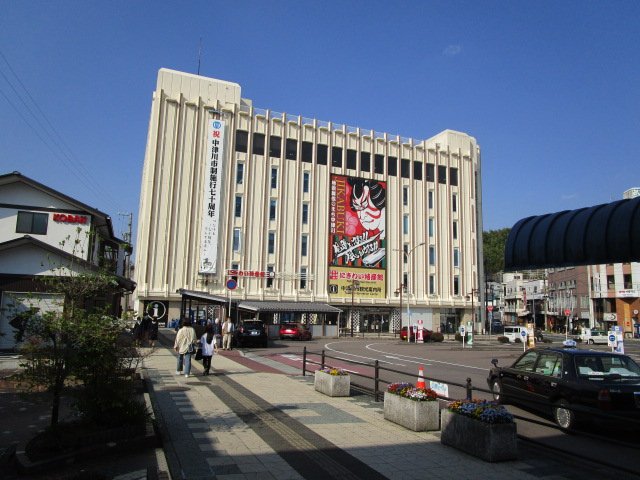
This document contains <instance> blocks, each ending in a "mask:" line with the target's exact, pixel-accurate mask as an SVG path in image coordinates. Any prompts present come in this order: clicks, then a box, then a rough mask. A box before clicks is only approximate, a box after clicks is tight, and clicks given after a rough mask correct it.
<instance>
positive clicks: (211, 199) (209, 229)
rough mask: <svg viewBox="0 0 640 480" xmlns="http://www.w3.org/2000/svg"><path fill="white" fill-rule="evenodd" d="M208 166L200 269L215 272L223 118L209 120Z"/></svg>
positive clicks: (202, 271) (203, 208)
mask: <svg viewBox="0 0 640 480" xmlns="http://www.w3.org/2000/svg"><path fill="white" fill-rule="evenodd" d="M207 128H208V133H207V150H206V162H207V165H206V169H205V181H204V189H203V193H202V194H203V197H202V237H201V239H200V269H199V272H200V273H216V262H217V259H218V230H219V226H220V187H221V186H222V178H223V176H222V170H223V159H224V156H223V155H224V122H223V121H222V120H209V123H208V127H207Z"/></svg>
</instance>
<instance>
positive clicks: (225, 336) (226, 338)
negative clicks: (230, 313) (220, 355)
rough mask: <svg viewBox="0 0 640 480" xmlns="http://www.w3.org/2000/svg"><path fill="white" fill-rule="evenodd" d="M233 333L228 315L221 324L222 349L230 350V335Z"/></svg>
mask: <svg viewBox="0 0 640 480" xmlns="http://www.w3.org/2000/svg"><path fill="white" fill-rule="evenodd" d="M232 334H233V323H231V319H230V318H229V317H227V318H226V320H225V321H224V323H223V324H222V349H223V350H231V337H232Z"/></svg>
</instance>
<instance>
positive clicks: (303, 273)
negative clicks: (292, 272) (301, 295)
mask: <svg viewBox="0 0 640 480" xmlns="http://www.w3.org/2000/svg"><path fill="white" fill-rule="evenodd" d="M305 288H307V269H306V268H305V267H302V268H301V269H300V290H304V289H305Z"/></svg>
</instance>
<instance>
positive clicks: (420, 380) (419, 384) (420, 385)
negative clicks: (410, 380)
mask: <svg viewBox="0 0 640 480" xmlns="http://www.w3.org/2000/svg"><path fill="white" fill-rule="evenodd" d="M416 388H427V384H426V383H425V381H424V369H423V368H422V366H420V368H418V382H417V383H416Z"/></svg>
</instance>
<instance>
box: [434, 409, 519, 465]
mask: <svg viewBox="0 0 640 480" xmlns="http://www.w3.org/2000/svg"><path fill="white" fill-rule="evenodd" d="M516 434H517V432H516V424H515V423H496V424H492V423H484V422H481V421H479V420H476V419H474V418H470V417H465V416H464V415H459V414H457V413H453V412H450V411H449V410H443V411H442V434H441V436H440V442H441V443H442V444H443V445H449V446H451V447H454V448H457V449H458V450H461V451H463V452H466V453H468V454H470V455H473V456H474V457H478V458H481V459H483V460H485V461H487V462H500V461H504V460H516V459H517V458H518V439H517V435H516Z"/></svg>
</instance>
